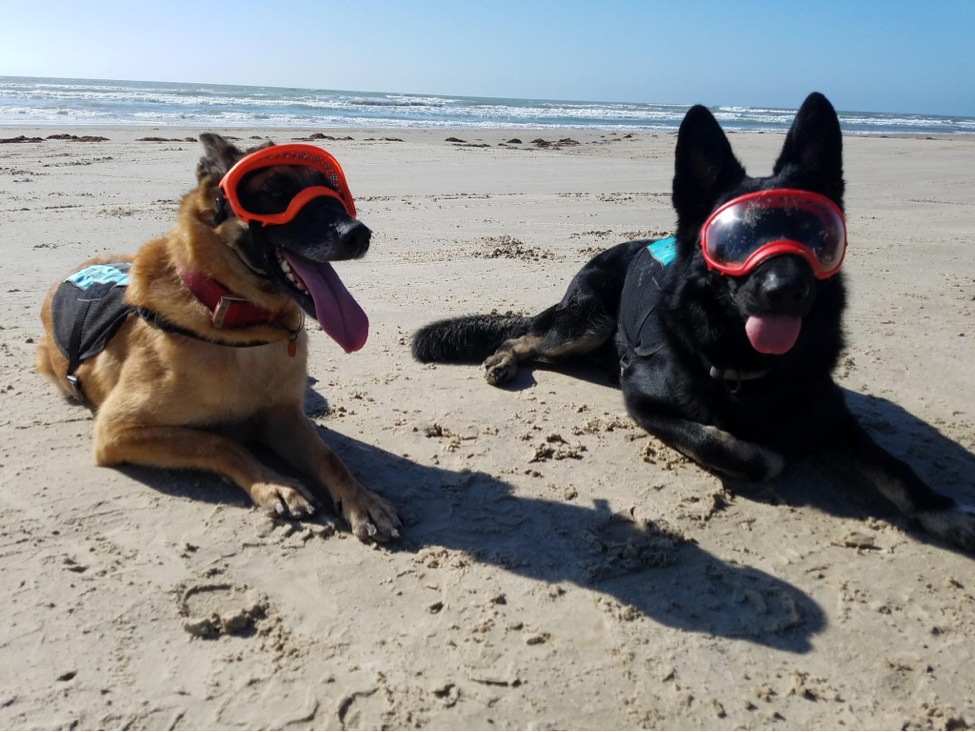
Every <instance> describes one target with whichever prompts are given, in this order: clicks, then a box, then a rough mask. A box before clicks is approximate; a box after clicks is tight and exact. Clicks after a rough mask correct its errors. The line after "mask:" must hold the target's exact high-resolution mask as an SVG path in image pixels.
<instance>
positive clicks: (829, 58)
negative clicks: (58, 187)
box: [0, 0, 975, 116]
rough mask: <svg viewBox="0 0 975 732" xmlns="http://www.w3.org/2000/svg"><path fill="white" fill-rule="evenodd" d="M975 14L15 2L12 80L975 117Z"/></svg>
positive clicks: (4, 26) (244, 0) (844, 7)
mask: <svg viewBox="0 0 975 732" xmlns="http://www.w3.org/2000/svg"><path fill="white" fill-rule="evenodd" d="M973 28H975V0H938V1H937V2H932V3H921V2H902V1H901V0H889V1H886V2H881V1H875V2H871V1H868V0H845V1H839V0H807V2H794V1H792V0H778V2H766V1H765V0H754V1H751V2H745V1H743V0H742V1H739V0H726V1H724V2H719V1H718V0H714V1H709V0H698V1H695V0H687V1H686V2H676V0H675V1H674V2H651V1H650V0H647V1H646V2H622V1H620V2H606V1H605V0H604V1H602V2H600V1H599V0H590V1H588V2H583V1H582V0H560V1H559V2H528V1H527V0H526V1H525V2H513V1H510V2H509V1H508V0H495V1H494V2H473V1H470V2H465V1H464V0H457V1H456V2H433V1H429V2H427V1H424V0H404V1H403V2H393V1H392V0H389V1H380V0H374V1H373V0H344V1H343V2H332V1H331V0H329V1H320V2H312V1H311V0H284V1H283V2H278V3H276V4H272V3H267V2H262V3H258V2H255V1H254V0H238V2H235V3H225V2H219V1H215V0H202V1H201V0H196V2H186V1H184V0H171V1H170V2H167V3H155V2H138V0H129V1H128V2H93V3H91V4H87V5H79V4H78V3H77V2H70V3H69V2H57V1H53V0H34V1H33V2H15V1H14V0H10V2H7V3H5V4H4V10H3V13H2V22H0V75H14V76H61V77H80V78H102V79H105V78H108V79H136V80H149V81H193V82H208V83H227V84H245V85H268V86H286V87H307V88H319V89H351V90H358V91H398V92H426V93H441V94H465V95H474V96H499V97H534V98H547V99H576V100H593V101H637V102H665V103H666V102H672V103H678V104H682V103H687V104H691V103H696V102H701V103H704V104H709V105H710V104H738V105H748V106H774V107H788V108H795V107H796V106H798V104H799V103H800V102H801V101H802V99H803V98H804V97H805V96H806V94H807V93H809V92H810V91H812V90H819V91H822V92H824V93H825V94H826V95H827V96H828V97H829V98H830V99H831V100H832V101H833V103H834V105H835V106H836V107H837V108H839V109H843V110H849V111H853V110H862V111H888V112H918V113H927V114H947V115H952V114H954V115H970V116H975V42H973V37H972V35H973Z"/></svg>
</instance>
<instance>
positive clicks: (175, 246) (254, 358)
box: [36, 176, 399, 540]
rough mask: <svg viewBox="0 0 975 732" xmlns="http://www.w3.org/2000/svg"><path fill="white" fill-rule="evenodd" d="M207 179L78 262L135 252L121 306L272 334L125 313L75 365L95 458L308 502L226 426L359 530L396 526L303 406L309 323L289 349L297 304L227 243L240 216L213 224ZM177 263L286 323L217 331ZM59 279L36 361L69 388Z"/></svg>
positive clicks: (293, 507) (390, 532) (276, 501)
mask: <svg viewBox="0 0 975 732" xmlns="http://www.w3.org/2000/svg"><path fill="white" fill-rule="evenodd" d="M215 186H216V180H215V179H214V178H213V177H212V176H210V177H204V178H203V180H202V181H201V182H200V185H199V186H198V188H197V189H195V190H194V191H192V192H190V193H189V194H187V195H186V196H184V197H183V200H182V202H181V204H180V209H179V214H178V217H177V221H176V225H175V226H174V227H173V229H172V231H170V232H169V234H168V235H166V236H164V237H163V238H160V239H156V240H154V241H150V242H149V243H147V244H145V245H144V246H143V247H142V248H141V249H140V250H139V251H138V253H137V254H136V255H135V256H134V257H131V256H123V257H108V258H102V259H94V260H89V261H88V262H85V263H84V264H82V265H80V266H79V267H77V268H75V269H74V270H73V271H77V270H79V269H82V268H83V267H86V266H88V265H91V264H97V263H107V262H121V261H131V262H132V268H131V270H130V285H129V287H128V289H127V290H126V296H125V297H126V301H127V302H128V303H129V304H131V305H134V306H138V307H146V308H149V309H150V310H153V311H155V312H156V313H158V314H159V315H160V316H162V317H163V318H164V319H165V320H166V321H168V322H170V323H173V324H175V325H177V326H179V327H181V328H184V329H187V330H190V331H192V332H194V333H197V334H199V335H201V336H203V337H204V338H212V339H219V340H223V341H234V342H240V343H246V342H253V341H269V343H268V344H267V345H262V346H257V347H252V348H232V347H228V346H221V345H217V344H212V343H207V342H205V341H202V340H197V339H195V338H189V337H186V336H181V335H176V334H171V333H167V332H164V331H162V330H160V329H159V328H157V327H155V326H154V325H152V324H150V323H148V322H146V321H145V320H143V319H141V318H139V317H138V316H136V315H132V316H130V317H129V318H128V320H127V321H126V322H125V324H124V325H123V326H122V327H121V328H120V329H119V331H118V333H117V334H116V335H115V336H114V337H113V338H112V339H111V341H109V343H108V346H107V347H106V348H105V350H104V351H102V352H101V353H99V354H98V355H97V356H95V357H94V358H91V359H88V360H87V361H85V362H83V363H82V364H81V365H80V367H79V368H78V370H77V375H78V377H79V378H80V380H81V383H82V385H83V388H84V391H85V396H86V397H87V398H88V400H89V401H90V402H91V404H92V406H93V408H94V409H95V434H94V460H95V463H96V464H97V465H103V466H112V465H120V464H123V463H130V464H141V465H151V466H157V467H165V468H194V469H199V470H207V471H210V472H214V473H218V474H220V475H222V476H224V477H226V478H228V479H230V480H231V481H233V482H234V483H236V484H237V485H239V486H240V487H241V488H243V489H244V490H245V491H246V492H247V494H248V495H249V496H250V497H251V499H252V500H253V501H254V503H255V504H257V505H258V506H260V507H262V508H265V509H269V510H271V511H277V512H278V513H280V514H290V515H292V516H294V517H301V516H303V515H305V514H310V513H312V512H313V511H314V503H315V496H314V493H313V492H312V491H310V490H309V489H308V488H306V487H305V486H303V485H302V484H300V483H298V482H297V481H294V480H292V479H290V478H286V477H284V476H282V475H279V474H278V473H276V472H275V471H273V470H271V469H270V468H268V467H267V466H265V465H263V464H262V463H261V462H260V461H258V459H257V458H256V457H255V456H254V455H253V454H252V453H251V452H250V451H249V450H248V449H247V448H246V447H244V445H243V444H242V443H241V442H239V441H238V440H237V439H235V438H232V437H228V436H226V435H227V433H228V432H230V433H232V434H234V435H235V437H238V436H239V437H241V438H243V437H250V438H253V439H256V440H258V441H260V442H262V443H263V444H265V445H267V446H268V447H269V448H270V449H271V450H273V451H274V452H276V453H278V454H279V455H280V456H281V457H283V458H284V459H285V460H286V461H287V462H288V463H289V464H290V465H292V466H294V467H295V468H296V469H297V470H299V471H300V472H302V473H303V474H304V475H306V476H307V477H309V478H311V479H312V480H313V481H315V482H317V483H320V484H322V485H323V486H324V487H325V489H326V490H327V492H328V495H329V496H330V498H331V499H332V501H333V503H334V504H335V505H336V507H337V508H338V509H339V510H340V511H341V513H342V515H343V517H344V518H345V519H346V520H347V521H348V522H349V525H350V526H351V527H352V529H353V531H354V532H355V533H356V535H357V536H359V537H360V538H362V539H374V540H386V539H389V538H394V537H396V536H398V526H399V520H398V518H397V517H396V513H395V511H394V510H393V508H392V506H391V505H390V504H389V503H387V502H386V501H384V500H383V499H382V498H380V497H379V496H377V495H375V494H373V493H372V492H370V491H368V490H366V489H365V488H364V487H362V486H361V485H360V484H359V482H358V481H357V480H356V479H355V478H354V477H353V476H352V474H351V473H350V472H349V470H348V469H347V468H346V467H345V465H343V464H342V461H341V460H339V458H338V457H336V456H335V454H334V453H332V451H331V450H329V448H328V447H327V446H326V445H325V443H324V442H322V441H321V439H320V438H319V436H318V432H317V429H316V427H315V425H314V423H313V422H311V421H310V420H309V419H308V418H307V417H306V416H305V414H304V412H303V409H302V405H303V399H304V390H305V384H306V381H307V375H306V374H307V371H306V364H307V360H308V348H307V336H306V334H305V332H304V331H302V332H301V333H300V335H299V337H298V339H297V342H296V346H297V353H296V354H295V356H294V357H290V356H289V355H288V339H289V338H290V337H291V335H290V334H291V331H293V330H294V329H296V328H297V327H298V326H299V324H300V323H301V313H300V310H299V308H298V306H297V305H295V303H294V302H293V300H292V299H291V298H290V297H288V296H287V295H286V294H285V293H283V292H281V291H279V290H277V288H275V287H273V286H270V285H268V284H266V283H267V280H263V279H262V278H259V277H257V276H255V275H254V274H253V273H251V271H250V270H249V269H248V268H247V267H246V266H245V265H244V264H243V262H242V261H241V260H240V258H239V257H238V256H237V255H236V254H235V253H234V251H233V242H234V240H235V237H236V236H237V235H238V234H239V233H240V231H241V228H240V227H241V226H242V225H241V224H240V223H239V222H238V221H237V220H236V219H233V218H231V219H230V220H228V221H226V222H224V223H223V224H221V226H220V227H218V228H217V229H214V228H213V227H212V226H211V225H210V223H209V222H210V221H212V217H213V201H214V197H215V192H216V191H215ZM179 267H185V268H187V269H190V270H196V271H201V272H204V273H206V274H208V275H209V276H210V277H212V278H214V279H215V280H217V281H218V282H220V283H221V284H223V285H224V286H225V287H227V288H228V289H230V290H231V291H232V292H234V293H235V294H237V295H240V296H243V297H246V298H247V299H248V300H250V301H251V302H252V303H254V304H255V305H258V306H260V307H263V308H266V309H268V310H272V311H277V312H282V311H283V312H285V313H286V317H285V318H284V320H283V321H282V322H281V324H266V325H260V326H254V327H246V328H240V329H233V330H231V329H225V330H218V329H216V328H214V327H213V326H212V324H211V314H210V311H209V310H208V309H207V308H206V306H204V305H203V304H202V303H200V302H199V301H198V300H197V299H196V298H195V297H194V296H193V294H192V293H191V292H190V291H189V290H188V289H187V288H186V287H185V285H183V283H182V280H181V279H180V277H179V274H178V270H179ZM62 280H63V278H62ZM62 280H58V283H57V284H60V282H61V281H62ZM57 284H55V286H54V287H52V288H51V290H50V292H49V293H48V295H47V298H46V299H45V301H44V304H43V306H42V309H41V320H42V322H43V324H44V335H43V337H42V338H41V340H40V343H39V345H38V347H37V353H36V365H37V370H38V371H39V372H40V373H41V374H44V375H46V376H48V377H50V378H52V379H54V380H55V381H56V382H57V383H58V384H59V386H60V387H61V388H62V389H63V390H64V391H65V392H66V393H67V394H69V395H70V394H71V390H70V387H69V385H68V383H67V381H66V378H65V374H66V371H67V359H65V358H64V356H63V355H62V354H61V352H60V351H59V350H58V348H57V346H56V345H55V344H54V341H53V334H52V333H53V331H52V325H51V301H52V299H53V296H54V290H55V289H56V287H57Z"/></svg>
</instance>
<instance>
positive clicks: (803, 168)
mask: <svg viewBox="0 0 975 732" xmlns="http://www.w3.org/2000/svg"><path fill="white" fill-rule="evenodd" d="M773 172H774V173H775V175H779V174H780V173H783V172H784V173H786V175H789V176H792V177H795V178H796V179H797V181H798V182H799V183H800V184H801V185H802V186H804V187H808V188H810V189H811V190H813V191H814V192H816V193H822V194H823V195H825V196H827V197H829V198H831V199H832V200H833V201H834V202H835V203H836V204H837V205H838V206H841V207H842V206H843V135H842V132H841V131H840V121H839V119H838V118H837V117H836V110H834V109H833V105H832V104H830V103H829V100H828V99H827V98H826V97H824V96H823V95H822V94H820V93H819V92H813V93H812V94H810V95H809V96H808V97H806V101H804V102H803V103H802V106H801V107H800V108H799V111H798V113H796V118H795V119H794V120H793V121H792V127H790V128H789V134H788V135H786V136H785V144H784V145H783V146H782V153H781V154H780V155H779V159H778V160H777V161H776V163H775V168H774V171H773Z"/></svg>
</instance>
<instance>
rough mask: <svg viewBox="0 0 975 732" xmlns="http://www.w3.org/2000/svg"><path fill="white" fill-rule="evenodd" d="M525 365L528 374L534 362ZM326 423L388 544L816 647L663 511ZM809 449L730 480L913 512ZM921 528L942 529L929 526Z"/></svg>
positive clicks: (194, 490) (775, 492) (784, 604)
mask: <svg viewBox="0 0 975 732" xmlns="http://www.w3.org/2000/svg"><path fill="white" fill-rule="evenodd" d="M525 376H527V377H528V378H531V375H530V372H529V373H528V374H526V375H525ZM521 378H523V377H522V375H519V379H521ZM846 396H847V400H848V403H849V404H850V406H851V408H852V409H853V411H854V412H855V413H856V414H857V416H858V417H859V418H860V419H861V420H862V421H863V423H864V424H865V425H866V427H867V428H868V429H869V430H870V431H871V432H872V433H873V434H875V435H876V436H877V438H878V440H880V441H881V443H882V444H883V445H884V446H885V447H887V448H888V449H891V450H892V451H893V452H894V454H895V455H898V456H899V457H901V458H902V459H905V460H907V461H908V462H910V463H911V464H912V465H913V466H914V467H915V469H916V470H918V471H919V474H920V475H921V476H922V477H923V478H925V479H926V480H929V481H930V482H931V484H932V485H934V486H936V487H937V488H938V489H939V490H941V491H943V492H945V493H948V494H950V495H954V496H956V497H958V498H962V499H964V498H965V496H966V495H967V496H969V497H971V496H972V495H973V494H975V485H973V482H975V478H973V476H975V455H972V453H970V452H969V451H968V450H966V449H965V448H964V447H962V446H961V445H958V444H957V443H955V442H953V441H952V440H950V439H948V438H947V437H945V436H944V435H942V434H941V433H940V432H939V431H938V430H937V429H935V428H934V427H932V426H931V425H929V424H927V423H925V422H924V421H922V420H920V419H918V418H916V417H914V416H913V415H911V414H910V413H908V412H907V411H905V410H903V409H901V408H900V407H898V406H897V405H895V404H893V403H891V402H888V401H886V400H884V399H879V398H876V397H865V396H861V395H859V394H855V393H853V392H847V394H846ZM305 410H306V412H307V413H308V414H310V415H312V416H318V415H321V414H325V413H327V412H328V404H327V402H326V401H325V400H324V399H323V398H322V397H321V396H320V395H318V394H317V393H316V392H315V391H314V390H313V389H311V388H310V387H309V389H308V391H307V393H306V403H305ZM319 430H320V432H321V434H322V437H323V439H325V440H326V442H327V443H328V444H329V445H330V446H331V447H332V448H333V449H334V450H335V451H336V453H337V454H338V455H339V456H340V457H341V458H342V460H343V461H345V463H346V464H347V465H348V466H349V468H350V469H351V470H352V471H353V473H355V474H356V475H359V476H362V478H363V481H364V482H365V483H366V484H367V485H368V486H369V487H371V488H374V489H375V490H377V491H378V492H379V493H381V494H382V495H383V496H385V497H387V498H388V499H389V500H391V501H392V502H393V503H394V504H395V505H396V506H397V508H398V509H399V511H400V515H401V517H402V518H403V519H404V522H405V524H406V530H405V533H404V536H403V538H402V539H401V540H400V541H399V542H397V543H396V544H394V545H392V546H391V547H390V549H391V550H392V551H405V552H417V551H420V550H421V549H423V548H425V547H443V548H445V549H448V550H453V551H459V552H463V553H464V554H465V555H466V556H467V557H469V558H470V560H472V561H475V562H480V563H484V564H489V565H493V566H497V567H499V568H502V569H504V570H505V571H508V572H512V573H515V574H517V575H521V576H524V577H528V578H531V579H533V580H536V581H538V582H542V583H545V584H548V585H552V586H553V589H554V586H555V585H558V584H562V583H572V584H575V585H577V586H579V587H582V588H585V589H588V590H591V591H592V592H595V593H598V594H599V595H602V596H603V598H604V600H605V601H606V602H607V603H608V606H607V610H608V611H609V612H613V613H617V614H618V615H619V616H620V617H621V618H623V619H628V620H629V619H635V618H638V617H640V616H641V615H645V616H647V617H649V618H650V619H652V620H653V621H654V622H658V623H661V624H662V625H665V626H668V627H672V628H680V629H682V630H685V631H690V632H694V633H702V634H705V635H712V636H719V637H724V638H733V639H740V640H744V641H747V642H752V643H756V644H760V645H763V646H768V647H771V648H775V649H778V650H782V651H786V652H791V653H797V654H800V653H806V652H808V651H809V650H811V648H812V638H813V636H815V635H816V634H817V633H819V632H820V631H821V630H823V628H824V627H825V624H826V622H825V616H824V613H823V611H822V609H821V608H820V607H819V606H818V605H817V604H816V603H815V601H813V600H812V598H810V597H809V596H808V595H806V594H805V593H803V592H802V591H801V590H799V589H798V588H796V587H794V586H792V585H790V584H789V583H787V582H785V581H783V580H780V579H778V578H776V577H773V576H771V575H769V574H767V573H765V572H762V571H760V570H758V569H755V568H752V567H749V566H746V565H742V564H737V563H733V562H727V561H724V560H721V559H719V558H717V557H715V556H714V555H712V554H709V553H708V552H707V551H705V550H704V549H702V548H701V547H700V546H698V545H697V544H696V543H695V542H694V541H692V540H688V539H687V538H685V537H683V536H681V535H679V534H677V533H675V532H673V531H672V530H671V529H670V528H669V527H668V526H667V525H666V524H665V523H663V522H655V521H653V520H642V521H641V520H638V519H634V518H633V517H630V516H626V515H620V514H618V513H613V512H612V511H611V510H610V508H609V506H608V504H607V503H606V502H605V501H603V500H596V501H594V505H592V506H583V505H576V504H573V503H567V502H561V501H555V500H553V501H549V500H544V499H539V498H528V497H522V496H518V495H516V493H515V491H514V489H513V488H512V486H511V485H509V484H508V483H506V482H504V481H503V480H500V479H499V478H497V477H494V476H492V475H488V474H486V473H483V472H477V471H467V470H463V471H453V470H447V469H444V468H442V467H436V466H427V465H420V464H417V463H415V462H413V461H411V460H409V459H406V458H403V457H400V456H398V455H394V454H392V453H389V452H387V451H385V450H383V449H381V448H379V447H376V446H374V445H369V444H366V443H363V442H360V441H359V440H356V439H354V438H351V437H347V436H345V435H342V434H341V433H338V432H333V431H332V430H330V429H328V428H324V427H320V428H319ZM264 457H267V456H265V455H262V458H264ZM270 462H272V463H273V462H274V461H273V459H271V460H270ZM809 463H810V464H808V465H803V464H799V465H797V466H796V467H795V468H793V469H787V470H786V472H785V473H783V475H782V476H780V477H779V478H778V479H776V480H775V481H772V482H771V483H768V484H763V485H762V487H761V488H756V487H755V486H754V484H746V483H740V482H737V481H730V480H729V481H727V486H728V488H729V489H730V490H731V491H733V492H735V493H736V494H737V495H740V496H742V497H743V498H746V499H752V500H761V501H769V502H773V503H786V504H789V505H811V506H814V507H816V508H818V509H819V510H822V511H824V512H827V513H830V514H833V515H836V516H841V517H850V518H863V517H866V516H868V515H872V516H879V517H882V518H884V519H885V520H888V521H891V522H900V523H905V520H904V519H903V518H902V517H901V516H900V515H899V514H898V513H897V512H896V511H895V510H894V509H893V508H890V507H889V506H887V504H886V503H885V502H884V501H883V500H882V499H880V498H879V497H877V496H875V495H874V494H872V493H871V492H870V491H869V490H867V491H860V490H858V489H857V488H856V486H855V484H854V483H850V482H849V478H844V477H842V476H840V474H839V473H837V472H836V471H835V470H833V469H831V468H827V467H826V466H824V465H819V464H815V463H813V462H812V461H809ZM276 467H278V468H280V467H281V465H280V464H277V465H276ZM125 472H126V473H127V474H128V475H130V476H131V477H133V478H135V479H137V480H139V481H140V482H143V483H146V484H148V485H150V486H151V487H153V488H156V489H157V490H160V491H162V492H165V493H169V494H173V495H179V496H183V497H189V498H192V499H195V500H203V501H208V502H214V503H228V504H236V505H240V506H242V507H246V505H247V502H246V499H244V497H243V496H242V494H241V492H240V491H239V489H237V488H235V487H233V486H230V485H228V484H226V483H224V482H222V481H220V480H218V479H216V478H214V477H212V476H209V475H204V474H200V473H189V474H187V473H181V474H179V477H178V478H175V479H174V476H173V474H172V473H166V472H163V471H156V470H150V469H146V468H126V469H125ZM319 520H321V519H319ZM915 538H916V539H918V540H920V541H931V542H934V540H932V539H929V538H928V537H927V536H926V535H924V534H923V533H921V532H915Z"/></svg>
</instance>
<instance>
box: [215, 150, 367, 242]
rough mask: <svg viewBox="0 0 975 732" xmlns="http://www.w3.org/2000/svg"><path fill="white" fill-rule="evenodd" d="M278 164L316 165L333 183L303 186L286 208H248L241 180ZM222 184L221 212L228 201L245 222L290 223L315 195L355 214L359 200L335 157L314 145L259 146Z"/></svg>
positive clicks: (353, 215) (218, 200)
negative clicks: (273, 210) (260, 210)
mask: <svg viewBox="0 0 975 732" xmlns="http://www.w3.org/2000/svg"><path fill="white" fill-rule="evenodd" d="M277 165H295V166H300V167H304V168H313V169H314V170H317V171H319V172H321V173H322V174H323V175H324V176H325V178H326V180H327V181H328V183H329V186H331V187H326V186H310V187H308V188H303V189H301V191H299V192H298V193H297V194H296V195H295V196H294V198H292V199H291V201H290V202H288V204H287V207H286V208H285V210H284V211H281V212H279V213H271V214H260V213H254V212H253V211H248V210H247V209H246V208H245V207H244V205H243V203H241V200H240V197H239V195H238V190H237V189H238V187H239V186H240V184H241V181H242V180H243V179H244V177H245V176H246V175H247V174H248V173H252V172H254V171H255V170H260V169H261V168H270V167H274V166H277ZM219 188H220V193H221V197H220V198H218V199H217V211H218V215H219V214H221V213H222V212H223V211H222V207H223V205H224V203H227V204H229V205H230V210H231V211H233V212H234V215H235V216H236V217H237V218H238V219H240V220H241V221H243V222H244V223H245V224H250V223H251V222H257V223H259V224H261V225H262V226H271V225H276V224H286V223H288V222H289V221H291V220H292V219H293V218H294V217H295V216H297V215H298V212H299V211H300V210H301V209H302V207H303V206H305V204H307V203H308V202H309V201H311V200H312V199H314V198H321V197H323V196H325V197H329V198H334V199H336V200H337V201H338V202H339V203H341V204H342V207H343V208H344V209H345V212H346V213H347V214H348V215H349V216H351V217H352V218H355V202H354V201H353V200H352V193H351V192H350V191H349V184H348V183H346V182H345V174H344V173H343V172H342V167H341V166H340V165H339V163H338V161H337V160H336V159H335V158H333V157H332V156H331V155H329V154H328V153H327V152H325V151H324V150H322V149H321V148H317V147H314V146H313V145H274V146H272V147H266V148H263V149H261V150H255V151H254V152H252V153H250V154H249V155H246V156H244V157H243V158H241V159H240V160H238V161H237V164H236V165H234V167H232V168H231V169H230V170H229V171H227V174H226V175H225V176H224V177H223V178H222V179H221V180H220V183H219Z"/></svg>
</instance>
